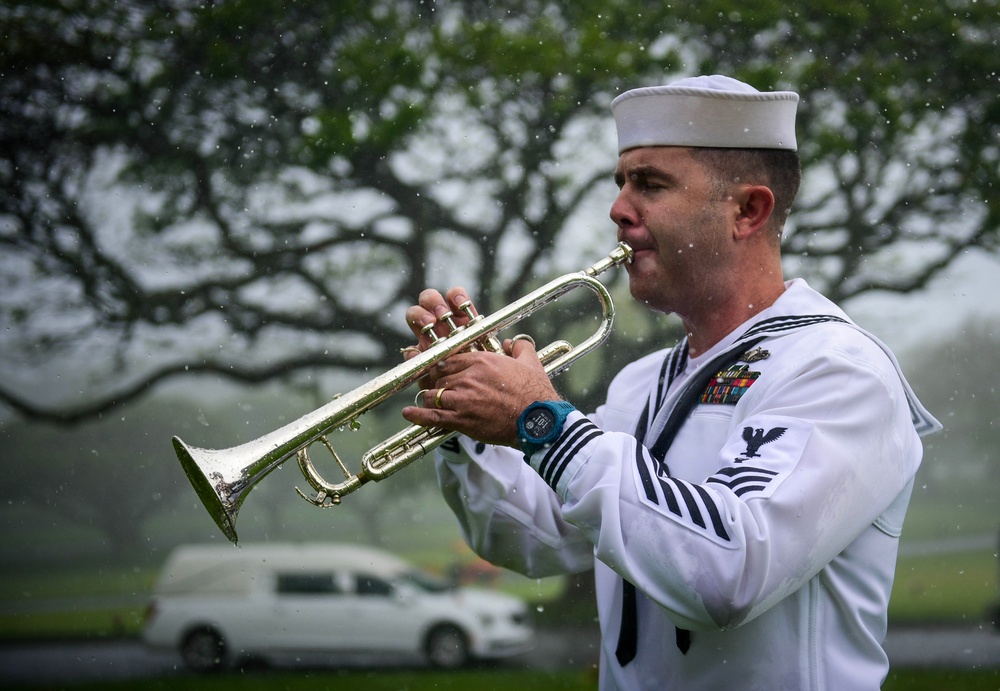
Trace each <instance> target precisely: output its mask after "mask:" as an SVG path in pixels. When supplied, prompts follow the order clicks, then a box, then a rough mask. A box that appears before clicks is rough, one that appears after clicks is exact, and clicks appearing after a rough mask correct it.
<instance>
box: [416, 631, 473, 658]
mask: <svg viewBox="0 0 1000 691" xmlns="http://www.w3.org/2000/svg"><path fill="white" fill-rule="evenodd" d="M424 654H425V655H426V656H427V661H428V662H430V663H431V664H432V665H433V666H434V667H438V668H440V669H458V668H459V667H463V666H464V665H465V664H466V663H467V662H468V661H469V639H468V638H466V636H465V634H464V633H462V632H461V631H460V630H459V629H458V628H456V627H454V626H449V625H443V626H436V627H434V628H433V629H431V631H430V633H428V634H427V640H426V641H425V642H424Z"/></svg>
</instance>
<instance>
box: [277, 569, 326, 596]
mask: <svg viewBox="0 0 1000 691" xmlns="http://www.w3.org/2000/svg"><path fill="white" fill-rule="evenodd" d="M278 592H279V593H281V594H283V595H332V594H336V593H339V592H341V591H340V587H339V586H338V585H337V583H336V582H335V581H334V579H333V574H332V573H279V574H278Z"/></svg>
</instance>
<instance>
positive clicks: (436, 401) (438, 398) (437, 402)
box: [434, 389, 446, 408]
mask: <svg viewBox="0 0 1000 691" xmlns="http://www.w3.org/2000/svg"><path fill="white" fill-rule="evenodd" d="M445 391H446V389H438V391H437V393H436V394H435V395H434V407H435V408H440V407H441V394H443V393H444V392H445Z"/></svg>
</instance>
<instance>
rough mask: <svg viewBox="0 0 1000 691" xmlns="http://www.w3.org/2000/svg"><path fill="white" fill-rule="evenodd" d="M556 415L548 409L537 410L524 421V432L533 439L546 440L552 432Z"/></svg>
mask: <svg viewBox="0 0 1000 691" xmlns="http://www.w3.org/2000/svg"><path fill="white" fill-rule="evenodd" d="M555 421H556V416H555V413H553V412H552V411H551V410H549V409H548V408H536V409H535V410H532V411H531V412H530V413H528V416H527V417H526V418H525V419H524V432H525V434H527V435H528V436H529V437H531V438H532V439H544V438H545V437H546V435H548V434H549V433H550V432H551V431H552V425H553V423H555Z"/></svg>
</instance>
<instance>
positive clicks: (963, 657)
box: [0, 627, 1000, 687]
mask: <svg viewBox="0 0 1000 691" xmlns="http://www.w3.org/2000/svg"><path fill="white" fill-rule="evenodd" d="M885 647H886V652H887V653H888V655H889V659H890V661H891V662H892V664H893V665H895V666H897V667H922V668H933V667H940V668H963V669H974V668H976V669H1000V634H997V633H994V632H993V631H992V630H990V629H988V628H985V627H966V628H947V629H933V630H928V629H917V628H899V629H894V630H892V631H890V632H889V635H888V637H887V638H886V643H885ZM596 662H597V635H596V631H593V630H589V629H588V630H571V631H559V632H544V631H543V632H541V633H540V634H539V637H538V645H537V646H536V647H535V649H534V650H533V651H532V652H530V653H526V654H524V655H521V656H518V657H516V658H512V659H510V660H507V661H504V662H503V663H501V664H502V665H503V666H505V667H514V668H520V667H530V668H533V669H561V668H571V669H573V668H576V669H583V668H586V667H589V666H591V665H594V664H596ZM396 664H397V665H406V664H412V663H408V662H407V661H403V660H400V661H397V662H396ZM322 666H323V667H327V666H330V667H332V666H341V667H344V666H346V667H362V668H364V667H369V666H370V663H369V662H367V661H363V660H359V659H350V658H344V659H340V660H328V661H327V662H326V664H325V665H322ZM186 674H188V672H187V671H186V670H185V669H184V668H183V665H182V663H181V660H180V657H179V656H178V655H177V654H176V653H169V652H168V653H163V652H153V651H149V650H147V649H145V648H144V647H143V645H142V644H141V643H139V642H137V641H105V642H96V643H88V642H75V641H66V642H59V643H44V644H41V643H36V644H30V645H29V644H7V645H0V687H6V686H9V685H11V684H41V683H45V684H72V683H74V682H87V681H90V682H93V681H111V680H120V679H141V678H147V679H148V678H161V677H171V676H179V675H186Z"/></svg>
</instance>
